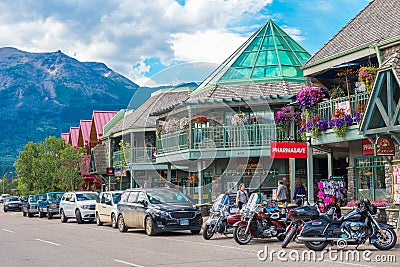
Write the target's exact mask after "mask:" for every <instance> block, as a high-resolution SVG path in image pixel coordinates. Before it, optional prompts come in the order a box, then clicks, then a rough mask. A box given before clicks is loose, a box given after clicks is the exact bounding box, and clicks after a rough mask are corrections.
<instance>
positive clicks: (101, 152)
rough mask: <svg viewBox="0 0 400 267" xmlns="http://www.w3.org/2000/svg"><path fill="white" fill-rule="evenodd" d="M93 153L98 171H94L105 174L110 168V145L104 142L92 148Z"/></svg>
mask: <svg viewBox="0 0 400 267" xmlns="http://www.w3.org/2000/svg"><path fill="white" fill-rule="evenodd" d="M92 153H93V156H94V161H95V164H96V170H94V171H96V172H97V173H100V174H105V173H106V168H107V167H110V166H109V159H108V143H106V142H104V143H101V144H98V145H96V146H95V147H94V148H92Z"/></svg>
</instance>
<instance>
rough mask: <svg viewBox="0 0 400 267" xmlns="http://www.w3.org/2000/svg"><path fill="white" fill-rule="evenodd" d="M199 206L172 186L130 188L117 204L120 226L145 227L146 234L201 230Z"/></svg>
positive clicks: (125, 229) (125, 227)
mask: <svg viewBox="0 0 400 267" xmlns="http://www.w3.org/2000/svg"><path fill="white" fill-rule="evenodd" d="M202 224H203V218H202V216H201V211H200V209H199V208H198V207H197V206H196V205H195V204H194V203H193V202H191V201H190V200H189V198H188V197H186V196H185V195H183V194H182V193H181V192H180V191H178V190H175V189H170V188H138V189H128V190H126V191H124V192H123V193H122V195H121V200H120V202H119V203H118V229H119V231H120V232H126V231H127V230H128V228H142V229H145V230H146V233H147V235H155V234H156V233H159V232H166V231H179V230H190V231H191V233H192V234H198V233H200V229H201V226H202Z"/></svg>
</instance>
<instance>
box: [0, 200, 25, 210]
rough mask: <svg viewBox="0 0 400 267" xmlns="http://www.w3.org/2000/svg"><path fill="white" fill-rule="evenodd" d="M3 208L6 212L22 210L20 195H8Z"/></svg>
mask: <svg viewBox="0 0 400 267" xmlns="http://www.w3.org/2000/svg"><path fill="white" fill-rule="evenodd" d="M3 210H4V212H7V211H21V210H22V202H21V201H20V199H19V197H8V198H6V202H4V207H3Z"/></svg>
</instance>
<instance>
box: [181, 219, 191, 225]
mask: <svg viewBox="0 0 400 267" xmlns="http://www.w3.org/2000/svg"><path fill="white" fill-rule="evenodd" d="M179 224H180V225H189V220H180V221H179Z"/></svg>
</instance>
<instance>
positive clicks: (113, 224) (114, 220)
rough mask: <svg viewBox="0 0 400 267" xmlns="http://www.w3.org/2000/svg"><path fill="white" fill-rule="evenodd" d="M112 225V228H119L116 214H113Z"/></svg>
mask: <svg viewBox="0 0 400 267" xmlns="http://www.w3.org/2000/svg"><path fill="white" fill-rule="evenodd" d="M111 227H112V228H117V227H118V224H117V219H116V218H115V214H114V213H113V214H111Z"/></svg>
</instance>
